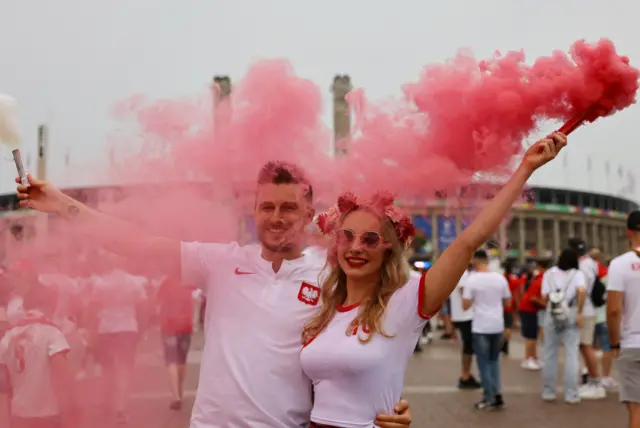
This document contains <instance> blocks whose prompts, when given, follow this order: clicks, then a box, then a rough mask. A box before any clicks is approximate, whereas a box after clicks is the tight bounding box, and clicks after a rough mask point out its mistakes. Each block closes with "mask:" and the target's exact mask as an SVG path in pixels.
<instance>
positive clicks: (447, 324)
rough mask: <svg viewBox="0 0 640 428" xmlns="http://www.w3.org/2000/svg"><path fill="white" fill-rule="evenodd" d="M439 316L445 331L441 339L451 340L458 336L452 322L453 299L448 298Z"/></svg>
mask: <svg viewBox="0 0 640 428" xmlns="http://www.w3.org/2000/svg"><path fill="white" fill-rule="evenodd" d="M438 318H439V319H440V321H442V326H443V331H442V336H440V339H442V340H451V339H455V338H456V332H455V330H454V329H453V323H452V322H451V300H449V299H447V300H446V301H445V302H444V305H442V309H440V312H439V313H438Z"/></svg>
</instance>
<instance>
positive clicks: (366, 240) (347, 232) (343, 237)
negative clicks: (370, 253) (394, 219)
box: [336, 229, 384, 250]
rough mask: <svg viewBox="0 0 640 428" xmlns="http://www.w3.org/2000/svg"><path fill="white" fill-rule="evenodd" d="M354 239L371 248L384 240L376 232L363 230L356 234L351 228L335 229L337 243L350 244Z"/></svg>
mask: <svg viewBox="0 0 640 428" xmlns="http://www.w3.org/2000/svg"><path fill="white" fill-rule="evenodd" d="M356 239H359V240H360V243H361V244H362V245H363V246H365V247H366V248H368V249H370V250H373V249H375V248H377V247H378V245H380V244H381V243H383V242H384V240H383V239H382V236H380V234H379V233H377V232H364V233H362V234H360V235H358V234H356V233H355V232H354V231H353V230H351V229H339V230H338V231H336V240H337V242H338V244H339V245H345V246H347V245H349V246H350V245H352V244H353V243H354V242H355V241H356Z"/></svg>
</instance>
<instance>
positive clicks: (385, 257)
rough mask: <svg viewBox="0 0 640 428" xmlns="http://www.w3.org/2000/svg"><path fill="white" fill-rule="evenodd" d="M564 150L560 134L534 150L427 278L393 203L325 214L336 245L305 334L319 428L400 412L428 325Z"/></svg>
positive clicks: (378, 200)
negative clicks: (530, 185) (527, 187)
mask: <svg viewBox="0 0 640 428" xmlns="http://www.w3.org/2000/svg"><path fill="white" fill-rule="evenodd" d="M565 145H566V137H565V136H564V135H562V134H559V133H555V134H553V135H552V136H551V137H549V138H546V139H543V140H541V141H539V142H537V143H536V144H535V145H534V146H532V147H531V148H529V150H528V151H527V152H526V153H525V156H524V158H523V160H522V162H521V165H520V167H519V168H518V169H517V170H516V171H515V172H514V174H513V176H512V177H511V178H510V180H509V181H508V182H507V183H506V185H505V186H504V187H503V188H502V189H501V190H500V192H499V193H498V194H497V195H496V196H495V197H494V198H493V199H492V200H491V201H490V202H489V203H487V206H486V207H485V208H484V209H483V210H482V212H481V213H480V214H479V215H478V217H477V218H476V220H475V221H474V222H473V223H472V224H471V225H470V226H469V227H468V228H467V229H466V230H465V231H464V232H463V233H462V234H460V236H459V237H458V238H457V239H456V240H455V242H453V244H452V245H451V246H450V247H449V248H447V250H446V251H445V252H444V253H443V254H442V256H441V257H440V258H439V259H438V260H437V261H436V262H435V264H434V265H433V267H432V268H431V269H430V270H429V271H428V273H426V274H425V275H424V276H422V277H420V278H411V279H410V278H409V271H408V264H407V261H406V259H405V249H406V247H407V246H408V244H409V243H410V240H411V238H412V237H413V225H412V224H411V222H410V220H409V218H408V217H406V216H402V215H401V214H400V213H399V212H398V211H397V210H396V209H395V208H394V207H393V200H392V198H390V197H388V196H386V195H376V196H374V197H373V198H372V199H371V200H369V201H364V202H361V201H359V200H358V199H357V198H356V197H355V196H354V195H352V194H345V195H343V196H342V197H340V198H339V199H338V203H337V205H336V206H335V207H333V208H332V209H331V210H330V211H329V212H328V213H327V214H323V215H321V216H319V218H318V223H319V226H320V228H321V230H322V231H323V232H324V233H326V234H330V235H331V236H332V238H333V243H332V246H331V248H330V251H329V253H328V260H327V267H326V269H327V271H326V273H327V275H326V279H325V280H324V281H323V283H322V291H321V297H322V303H323V304H322V309H321V310H320V311H319V312H318V314H317V315H316V316H315V317H314V318H313V319H312V320H311V321H310V322H309V323H308V324H307V325H306V327H305V329H304V332H303V336H302V340H303V344H304V346H303V348H302V352H301V363H302V369H303V370H304V372H305V373H306V375H307V376H308V377H309V378H310V379H311V380H312V382H313V386H314V393H315V395H314V405H313V411H312V414H311V421H312V423H311V426H312V427H344V428H350V427H373V426H374V423H377V422H378V421H377V420H376V419H375V418H376V414H377V413H380V412H383V413H384V412H392V411H393V405H394V404H395V403H396V402H397V401H398V399H399V398H400V395H401V392H402V385H403V381H404V376H405V371H406V368H407V364H408V362H409V358H410V357H411V355H412V353H413V350H414V346H415V344H416V341H417V340H418V337H419V335H420V332H421V331H422V328H423V326H424V324H425V323H426V321H427V320H428V319H429V318H430V317H431V316H432V315H433V314H435V313H437V311H438V310H439V309H440V307H441V306H442V304H443V303H444V301H445V300H446V299H447V298H448V297H449V295H450V294H451V292H452V291H453V290H454V289H455V287H456V285H457V283H458V280H459V279H460V277H461V276H462V274H463V273H464V271H465V270H466V268H467V266H468V264H469V260H470V259H471V257H472V255H473V253H474V252H475V251H476V249H478V248H479V247H480V246H481V245H482V244H483V243H484V242H485V241H486V240H487V239H489V238H490V237H491V235H492V234H493V233H494V232H495V231H496V229H497V228H498V226H499V224H500V222H501V221H502V219H503V218H504V217H505V215H506V214H507V212H508V211H509V209H510V207H511V205H512V204H513V202H514V201H515V200H516V198H517V197H518V196H519V195H520V193H521V191H522V188H523V186H524V184H525V183H526V181H527V179H528V178H529V177H530V176H531V174H532V173H533V172H534V171H535V170H536V169H538V168H539V167H541V166H542V165H544V164H545V163H547V162H548V161H550V160H551V159H553V158H555V157H556V155H557V153H558V152H559V151H560V149H561V148H562V147H564V146H565ZM488 404H491V403H488ZM487 408H490V406H487Z"/></svg>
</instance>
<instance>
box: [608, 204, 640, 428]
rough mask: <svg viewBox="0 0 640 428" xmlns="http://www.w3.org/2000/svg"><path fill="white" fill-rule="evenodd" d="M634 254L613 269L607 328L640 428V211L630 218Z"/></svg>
mask: <svg viewBox="0 0 640 428" xmlns="http://www.w3.org/2000/svg"><path fill="white" fill-rule="evenodd" d="M627 237H628V238H629V241H630V243H631V251H628V252H626V253H624V254H622V255H621V256H619V257H616V258H615V259H613V260H612V261H611V264H610V265H609V276H608V284H607V290H608V291H607V325H608V326H609V342H610V343H611V349H612V350H613V354H614V357H615V358H616V359H617V360H616V369H617V371H618V374H619V379H620V401H621V402H623V403H625V404H626V405H627V410H628V412H629V428H640V383H639V382H638V380H639V379H640V211H633V212H631V213H630V214H629V216H628V217H627Z"/></svg>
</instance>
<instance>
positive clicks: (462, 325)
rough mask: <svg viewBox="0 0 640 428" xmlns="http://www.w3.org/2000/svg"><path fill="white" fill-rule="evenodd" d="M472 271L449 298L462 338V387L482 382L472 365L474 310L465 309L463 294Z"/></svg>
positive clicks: (474, 385)
mask: <svg viewBox="0 0 640 428" xmlns="http://www.w3.org/2000/svg"><path fill="white" fill-rule="evenodd" d="M470 274H471V273H470V271H469V270H467V271H466V272H465V273H464V274H462V277H461V278H460V281H458V285H457V286H456V289H455V290H453V293H451V296H450V297H449V300H450V301H451V320H452V321H453V326H454V327H455V328H456V329H457V330H458V333H460V338H461V340H462V371H461V373H460V379H458V388H460V389H477V388H480V387H481V385H480V382H478V381H477V380H476V378H475V377H474V376H473V374H472V373H471V365H472V363H473V333H472V325H471V324H472V319H473V310H472V309H468V310H466V311H465V310H464V309H463V307H462V294H463V293H464V282H465V281H466V280H467V279H468V278H469V275H470Z"/></svg>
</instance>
